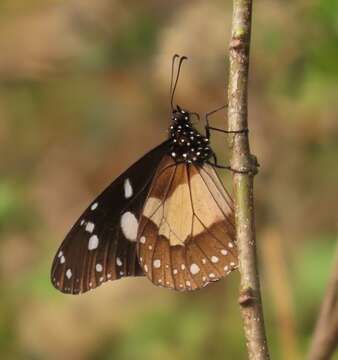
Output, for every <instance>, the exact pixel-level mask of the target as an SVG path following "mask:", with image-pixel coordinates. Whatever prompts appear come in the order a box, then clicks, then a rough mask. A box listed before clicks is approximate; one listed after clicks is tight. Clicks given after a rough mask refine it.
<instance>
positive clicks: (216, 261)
mask: <svg viewBox="0 0 338 360" xmlns="http://www.w3.org/2000/svg"><path fill="white" fill-rule="evenodd" d="M218 261H219V259H218V257H217V256H212V257H211V262H212V263H214V264H216V263H218Z"/></svg>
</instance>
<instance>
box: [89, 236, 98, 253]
mask: <svg viewBox="0 0 338 360" xmlns="http://www.w3.org/2000/svg"><path fill="white" fill-rule="evenodd" d="M98 246H99V238H98V237H97V236H96V235H92V236H91V237H90V238H89V241H88V250H89V251H91V250H95V249H97V247H98Z"/></svg>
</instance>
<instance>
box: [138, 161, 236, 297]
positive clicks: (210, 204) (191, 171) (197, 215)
mask: <svg viewBox="0 0 338 360" xmlns="http://www.w3.org/2000/svg"><path fill="white" fill-rule="evenodd" d="M233 214H234V213H233V203H232V199H231V197H230V196H229V194H228V193H227V192H226V190H225V189H224V187H223V185H222V183H221V181H220V180H219V178H218V176H217V174H216V172H215V170H214V169H213V167H212V166H211V165H209V164H207V163H204V164H187V163H177V162H175V161H174V160H173V159H172V158H171V157H170V156H165V157H164V158H163V159H162V161H161V163H160V165H159V167H158V170H157V173H156V175H155V177H154V179H153V183H152V185H151V188H150V190H149V194H148V197H147V200H146V202H145V205H144V208H143V212H142V216H141V219H140V226H139V235H138V237H139V241H138V255H139V261H140V264H141V266H142V268H143V271H144V272H145V274H146V275H147V276H148V278H149V279H150V280H151V281H152V282H153V283H154V284H155V285H159V286H164V287H168V288H172V289H175V290H181V291H183V290H195V289H198V288H201V287H204V286H205V285H207V284H208V283H209V282H210V281H216V280H219V279H220V278H222V277H224V276H225V275H227V274H228V273H229V272H231V271H232V270H234V269H235V268H236V267H237V266H238V263H237V250H236V247H235V224H234V215H233Z"/></svg>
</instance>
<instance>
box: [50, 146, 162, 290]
mask: <svg viewBox="0 0 338 360" xmlns="http://www.w3.org/2000/svg"><path fill="white" fill-rule="evenodd" d="M167 148H168V142H164V143H162V144H161V145H160V146H158V147H156V148H155V149H153V150H152V151H150V152H149V153H148V154H147V155H145V156H144V157H143V158H141V159H140V160H139V161H137V162H136V163H135V164H134V165H132V166H131V167H130V168H129V169H128V170H127V171H125V172H124V173H123V174H122V175H121V176H119V177H118V178H117V179H116V180H115V181H114V182H113V183H112V184H111V185H110V186H108V187H107V188H106V190H104V191H103V192H102V193H101V195H99V196H98V197H97V198H96V199H95V200H94V201H93V202H92V203H91V205H90V206H89V207H88V208H87V209H86V210H85V211H84V213H83V214H82V215H81V217H80V218H79V219H78V221H77V222H76V223H75V225H74V226H73V228H72V229H71V230H70V232H69V233H68V235H67V236H66V238H65V240H64V241H63V243H62V244H61V246H60V248H59V250H58V252H57V254H56V256H55V258H54V262H53V265H52V272H51V280H52V283H53V284H54V286H55V287H56V288H57V289H59V290H60V291H62V292H65V293H71V294H77V293H81V292H86V291H88V290H91V289H93V288H95V287H97V286H99V285H100V284H102V283H103V282H105V281H107V280H115V279H119V278H121V277H123V276H132V275H134V276H137V275H142V274H143V271H142V269H141V268H140V266H139V263H138V259H137V254H136V239H137V232H138V219H139V216H140V213H141V210H142V208H143V205H144V201H145V199H146V197H147V193H148V192H149V187H150V185H151V181H152V179H153V177H154V174H155V172H156V169H157V166H158V164H159V163H160V161H161V159H162V158H163V156H164V154H165V153H166V152H167Z"/></svg>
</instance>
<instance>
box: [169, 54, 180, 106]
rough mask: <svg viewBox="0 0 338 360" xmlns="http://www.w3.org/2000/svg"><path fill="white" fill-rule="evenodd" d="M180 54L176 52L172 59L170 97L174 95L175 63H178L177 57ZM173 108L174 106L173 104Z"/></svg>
mask: <svg viewBox="0 0 338 360" xmlns="http://www.w3.org/2000/svg"><path fill="white" fill-rule="evenodd" d="M179 57H180V56H179V55H177V54H175V55H174V56H173V59H172V61H171V75H170V98H171V96H172V92H173V83H174V70H175V63H176V59H177V58H179ZM171 108H172V106H171Z"/></svg>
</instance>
